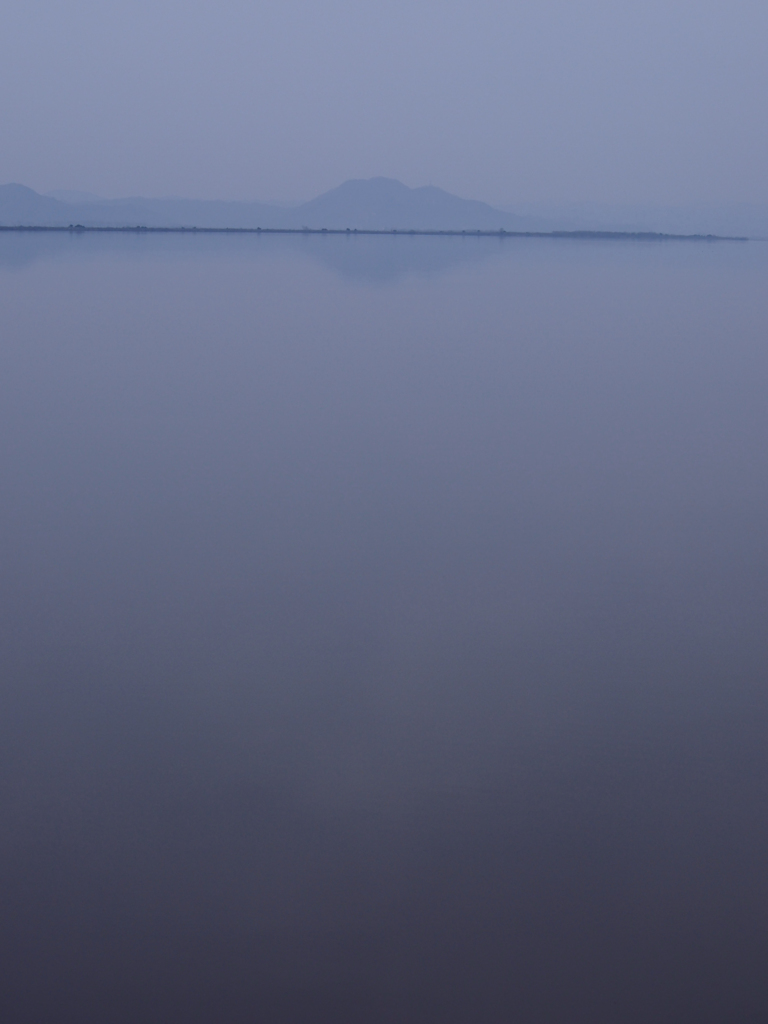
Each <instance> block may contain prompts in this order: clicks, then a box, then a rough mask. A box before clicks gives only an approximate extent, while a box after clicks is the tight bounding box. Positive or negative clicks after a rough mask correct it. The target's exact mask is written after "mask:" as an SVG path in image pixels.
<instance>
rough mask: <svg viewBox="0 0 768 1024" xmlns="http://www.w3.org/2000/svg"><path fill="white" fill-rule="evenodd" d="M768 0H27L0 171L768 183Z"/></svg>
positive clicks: (175, 191) (693, 191) (496, 191)
mask: <svg viewBox="0 0 768 1024" xmlns="http://www.w3.org/2000/svg"><path fill="white" fill-rule="evenodd" d="M767 41H768V4H766V2H765V0H727V2H726V0H642V2H640V0H635V2H632V3H630V2H627V0H526V2H523V3H521V2H514V0H506V2H501V0H475V2H473V3H469V2H467V0H461V2H457V0H440V2H437V0H389V2H388V3H381V2H379V3H370V2H360V0H358V2H355V3H353V2H351V0H320V2H317V0H314V2H309V0H281V2H279V3H277V2H272V3H269V4H267V3H256V2H253V0H250V2H246V0H217V2H216V3H213V2H204V0H184V2H182V0H130V2H128V0H110V2H109V3H105V2H104V0H98V2H97V0H68V2H67V3H62V2H61V0H55V2H54V0H23V2H22V0H5V3H4V4H3V12H2V17H1V18H0V95H2V100H3V102H2V106H1V108H0V182H7V181H18V182H22V183H24V184H27V185H30V186H31V187H32V188H35V189H38V190H40V191H47V190H49V189H54V188H70V189H84V190H87V191H93V192H96V193H98V194H101V195H104V196H119V195H155V196H160V195H183V196H190V197H199V198H224V199H265V200H270V199H279V200H293V199H295V200H301V199H308V198H311V197H312V196H314V195H316V194H317V193H319V192H322V191H324V190H326V189H328V188H332V187H333V186H335V185H337V184H339V183H340V182H341V181H343V180H345V179H346V178H351V177H372V176H374V175H386V176H389V177H396V178H399V179H400V180H402V181H404V182H405V183H406V184H408V185H411V186H416V185H424V184H430V183H432V184H435V185H440V186H442V187H443V188H447V189H449V190H450V191H452V192H456V193H458V194H460V195H465V196H468V197H473V198H478V199H485V200H486V201H489V202H493V203H500V204H502V203H503V204H514V203H515V202H516V201H523V200H553V201H561V200H565V201H569V200H600V201H609V202H635V201H636V202H643V203H648V202H651V203H679V202H685V201H688V200H714V201H728V200H737V201H757V202H768V131H766V109H767V106H768V104H767V100H768V59H767V58H766V42H767Z"/></svg>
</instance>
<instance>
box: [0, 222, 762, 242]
mask: <svg viewBox="0 0 768 1024" xmlns="http://www.w3.org/2000/svg"><path fill="white" fill-rule="evenodd" d="M0 231H17V232H39V231H56V232H59V233H62V232H64V233H67V234H74V235H81V234H85V233H86V232H100V233H104V232H109V233H123V234H125V233H128V234H142V235H143V234H187V235H200V234H203V235H212V234H213V235H350V236H351V235H398V236H399V235H407V236H413V235H429V236H439V237H442V236H448V237H459V238H461V237H466V238H570V239H575V240H577V239H586V240H590V239H592V240H596V241H603V240H605V241H640V242H749V241H750V238H749V237H748V236H746V235H675V234H667V233H665V232H662V231H507V230H505V229H504V228H500V229H499V230H497V231H488V230H480V229H477V230H474V231H459V230H445V231H439V230H435V229H421V230H420V229H415V228H410V229H409V228H391V229H382V228H196V227H145V226H144V225H141V224H137V225H136V226H133V227H87V226H86V225H84V224H69V225H67V226H66V227H65V226H44V225H32V224H30V225H24V224H18V225H5V224H0Z"/></svg>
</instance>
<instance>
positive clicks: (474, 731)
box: [0, 234, 768, 1024]
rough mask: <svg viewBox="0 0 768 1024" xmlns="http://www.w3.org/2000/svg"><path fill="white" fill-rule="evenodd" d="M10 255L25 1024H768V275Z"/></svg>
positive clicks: (573, 258)
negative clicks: (726, 1023)
mask: <svg viewBox="0 0 768 1024" xmlns="http://www.w3.org/2000/svg"><path fill="white" fill-rule="evenodd" d="M0 254H2V255H1V256H0V302H1V303H2V307H1V308H2V310H3V345H2V348H0V371H1V372H0V421H1V424H2V429H1V430H0V437H2V439H3V443H2V448H1V449H0V460H1V462H0V468H1V469H2V476H3V480H4V496H3V502H2V504H1V505H0V516H2V530H0V544H1V545H2V548H1V553H2V566H3V571H2V576H0V602H1V603H2V615H1V616H0V632H1V636H0V639H1V640H2V645H1V648H0V649H1V650H2V652H3V653H2V658H3V672H2V675H3V679H4V684H3V714H2V716H0V765H1V766H2V767H1V769H0V770H1V771H2V778H3V785H2V801H3V808H2V814H3V821H4V823H5V827H4V828H3V830H2V836H0V868H1V870H2V876H3V879H4V887H3V904H2V912H1V913H0V957H1V958H2V963H3V965H4V970H3V972H2V973H3V978H2V982H1V983H0V985H1V987H0V1000H1V1002H0V1006H1V1007H2V1011H3V1012H2V1014H1V1015H0V1016H2V1019H4V1020H9V1021H13V1022H14V1024H16V1022H18V1024H22V1022H24V1024H26V1022H33V1021H34V1022H35V1024H38V1022H40V1021H45V1020H56V1021H65V1022H68V1021H72V1022H75V1021H77V1022H83V1021H99V1022H121V1024H122V1022H126V1024H127V1022H134V1021H137V1020H142V1021H157V1022H160V1021H163V1022H167V1021H179V1022H181V1021H184V1022H206V1024H207V1022H209V1021H211V1022H212V1021H218V1020H227V1021H232V1022H238V1021H243V1022H245V1021H253V1020H274V1021H280V1022H282V1021H286V1022H297V1024H303V1022H310V1021H311V1022H317V1021H329V1022H330V1021H333V1022H334V1024H335V1022H355V1024H356V1022H360V1024H362V1022H366V1024H368V1022H376V1021H380V1022H387V1024H388V1022H393V1021H404V1022H405V1021H407V1022H414V1024H415V1022H432V1021H435V1022H437V1021H440V1022H465V1021H468V1020H478V1021H499V1022H501V1021H505V1022H506V1021H509V1020H515V1021H520V1022H525V1024H527V1022H529V1021H530V1022H534V1021H535V1022H538V1021H547V1022H548V1024H549V1022H559V1021H562V1022H563V1024H566V1022H567V1024H573V1022H585V1024H586V1022H587V1021H588V1022H590V1024H595V1022H606V1024H607V1022H611V1024H613V1022H615V1021H617V1020H621V1021H627V1022H645V1021H648V1020H654V1021H668V1022H670V1024H671V1022H675V1024H678V1022H681V1021H691V1022H693V1021H696V1022H697V1024H699V1022H718V1024H719V1022H721V1021H723V1020H726V1019H728V1020H730V1019H734V1020H735V1019H738V1020H745V1021H749V1020H753V1021H757V1020H762V1019H764V1017H765V1016H766V1013H768V993H767V992H766V986H765V981H764V973H765V971H764V964H765V961H766V955H767V954H768V941H766V940H767V936H766V920H768V913H767V912H768V895H767V893H766V887H765V863H766V859H768V825H767V824H766V817H765V811H764V803H765V792H766V784H767V783H768V745H767V744H766V739H768V736H767V735H766V731H767V728H768V695H767V694H766V688H765V665H766V653H767V652H766V636H767V635H768V632H767V631H766V628H765V627H766V621H765V620H766V597H765V595H766V570H767V569H768V548H766V543H765V527H764V518H765V508H766V498H768V494H767V493H766V492H767V491H768V474H766V472H765V438H766V436H767V431H766V427H768V410H767V409H766V403H765V397H764V396H765V390H766V381H767V378H768V373H767V371H768V353H767V352H766V347H765V324H766V321H767V317H766V314H767V313H768V293H766V289H765V287H764V281H765V271H766V263H768V260H767V259H766V248H765V247H760V246H759V245H757V244H754V245H753V244H749V245H744V246H728V245H724V244H723V245H719V244H718V245H706V244H703V245H691V244H681V245H672V244H663V245H658V244H643V243H620V244H617V243H615V242H602V243H600V242H584V243H575V242H572V241H563V242H555V241H548V240H547V241H544V240H541V241H525V240H514V241H513V240H510V239H507V240H504V241H503V242H500V241H499V240H495V239H482V240H478V239H431V238H424V239H422V238H384V239H381V238H374V239H365V240H364V239H359V238H358V239H351V240H350V239H346V238H333V239H329V238H317V237H312V238H310V239H305V238H276V239H275V238H273V239H264V238H254V237H253V236H243V237H236V238H234V237H231V236H223V237H222V236H208V237H206V238H205V239H202V238H199V237H195V238H187V237H180V236H167V237H162V236H149V237H137V236H93V235H88V236H84V237H72V236H69V235H63V236H58V235H51V236H48V235H34V236H33V235H29V236H18V235H10V234H8V235H0Z"/></svg>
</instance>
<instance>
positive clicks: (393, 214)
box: [0, 178, 541, 231]
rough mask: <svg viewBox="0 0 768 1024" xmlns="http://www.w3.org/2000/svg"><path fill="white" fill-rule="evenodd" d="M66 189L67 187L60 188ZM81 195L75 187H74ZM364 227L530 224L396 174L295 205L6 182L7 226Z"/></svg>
mask: <svg viewBox="0 0 768 1024" xmlns="http://www.w3.org/2000/svg"><path fill="white" fill-rule="evenodd" d="M62 194H66V193H62V192H59V195H62ZM69 194H70V195H73V193H69ZM70 224H79V225H82V226H83V227H137V226H143V227H190V228H191V227H198V228H257V227H261V228H303V227H307V228H329V229H342V230H343V229H345V228H351V229H354V228H358V229H361V230H365V229H368V230H371V229H372V230H391V229H397V230H404V231H407V230H409V229H415V230H478V229H479V230H496V231H498V230H499V229H504V230H508V231H528V230H536V229H537V228H538V227H540V226H541V218H536V217H520V216H517V215H516V214H513V213H508V212H505V211H502V210H496V209H495V208H494V207H492V206H489V205H488V204H487V203H482V202H479V201H478V200H474V199H462V198H460V197H459V196H454V195H452V194H451V193H450V192H446V191H444V190H443V189H440V188H437V187H436V186H434V185H424V186H421V187H418V188H409V187H408V186H407V185H404V184H403V183H402V182H399V181H397V180H396V179H394V178H368V179H364V178H356V179H350V180H349V181H346V182H343V183H342V184H341V185H339V186H337V187H336V188H334V189H331V190H330V191H328V192H325V193H323V194H322V195H319V196H317V197H316V198H315V199H310V200H309V201H308V202H306V203H301V204H300V205H298V206H294V207H282V206H275V205H272V204H268V203H258V202H241V201H233V200H196V199H144V198H141V197H133V198H126V199H111V200H110V199H102V200H95V201H94V200H92V199H89V200H88V201H85V202H83V201H75V202H70V201H65V200H63V199H57V198H55V197H53V196H51V195H48V196H44V195H40V194H39V193H38V192H35V191H34V190H33V189H30V188H28V187H27V186H25V185H19V184H15V183H14V184H9V185H0V225H2V226H5V227H21V226H24V227H67V226H68V225H70Z"/></svg>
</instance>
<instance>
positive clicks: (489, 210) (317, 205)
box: [292, 178, 536, 231]
mask: <svg viewBox="0 0 768 1024" xmlns="http://www.w3.org/2000/svg"><path fill="white" fill-rule="evenodd" d="M292 212H293V214H294V216H295V217H296V218H297V221H298V222H300V224H301V226H304V225H306V227H309V228H361V229H368V230H371V229H373V230H384V231H386V230H389V229H392V228H396V229H398V230H405V231H407V230H409V229H411V228H412V229H414V230H416V231H463V230H466V231H472V230H473V229H474V230H477V229H479V230H481V231H498V230H499V228H504V229H505V230H507V231H527V230H535V227H534V228H532V227H531V225H532V224H535V223H536V222H535V221H534V218H525V217H518V216H516V215H515V214H512V213H503V212H502V211H501V210H494V208H493V207H492V206H488V205H487V203H480V202H477V201H476V200H473V199H459V197H458V196H454V195H451V194H450V192H444V191H443V189H441V188H435V186H433V185H425V186H423V187H422V188H408V186H407V185H403V184H402V182H399V181H395V180H394V179H393V178H369V179H367V180H366V179H360V178H359V179H355V180H353V181H345V182H344V184H343V185H339V187H338V188H334V189H331V191H330V192H325V193H324V194H323V195H321V196H318V197H317V199H312V200H310V201H309V202H308V203H304V204H303V206H300V207H298V208H297V209H295V210H294V211H292Z"/></svg>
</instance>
